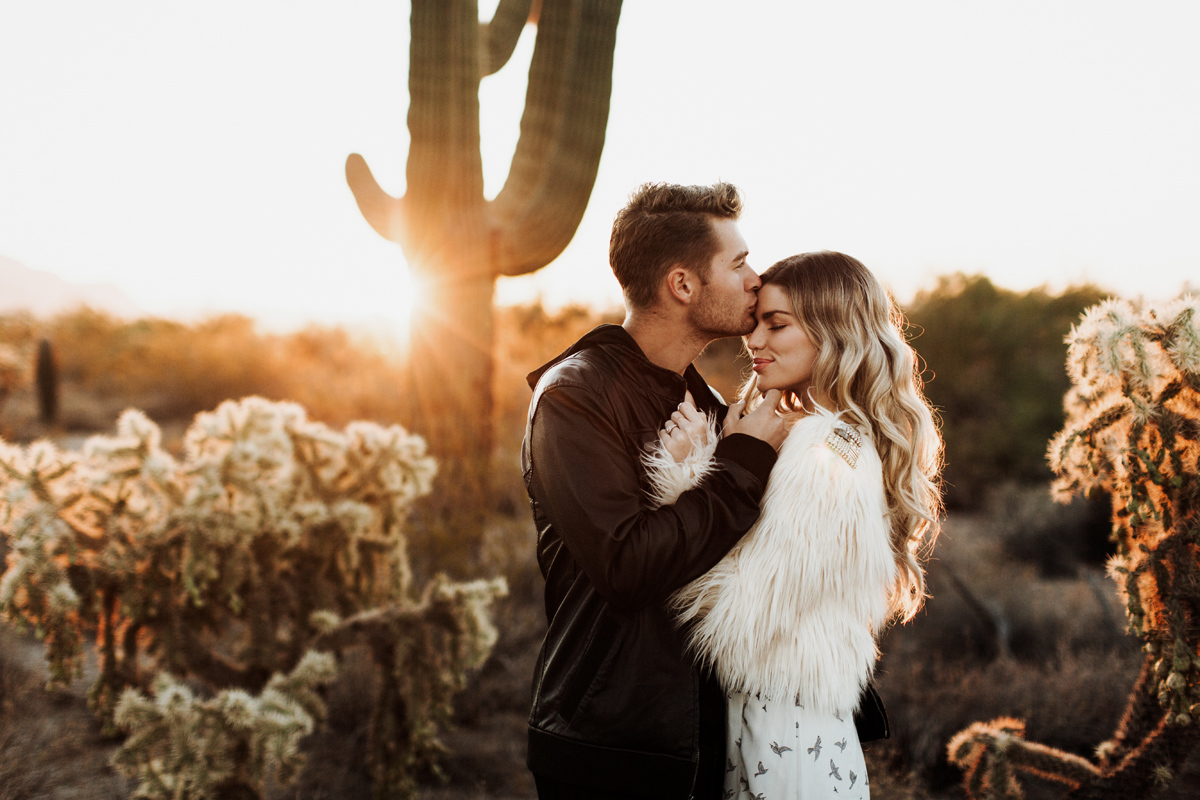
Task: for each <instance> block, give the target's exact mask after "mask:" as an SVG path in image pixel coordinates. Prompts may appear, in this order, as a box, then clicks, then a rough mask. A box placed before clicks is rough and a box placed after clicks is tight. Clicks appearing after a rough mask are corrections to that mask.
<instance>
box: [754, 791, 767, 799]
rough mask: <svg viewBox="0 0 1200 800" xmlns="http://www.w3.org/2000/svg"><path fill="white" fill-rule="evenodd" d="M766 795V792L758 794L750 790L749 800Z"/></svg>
mask: <svg viewBox="0 0 1200 800" xmlns="http://www.w3.org/2000/svg"><path fill="white" fill-rule="evenodd" d="M766 796H767V793H766V792H759V793H758V794H755V793H754V792H750V800H763V798H765V797H766Z"/></svg>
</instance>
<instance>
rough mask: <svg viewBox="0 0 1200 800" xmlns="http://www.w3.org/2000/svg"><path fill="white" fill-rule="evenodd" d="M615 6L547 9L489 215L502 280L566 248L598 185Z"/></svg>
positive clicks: (602, 2)
mask: <svg viewBox="0 0 1200 800" xmlns="http://www.w3.org/2000/svg"><path fill="white" fill-rule="evenodd" d="M620 13H621V0H562V1H561V2H550V1H549V0H547V2H546V3H545V5H544V7H543V9H542V14H541V17H540V19H539V20H538V32H537V42H536V46H535V49H534V55H533V62H532V64H531V65H530V68H529V88H528V90H527V93H526V96H525V113H524V114H523V115H522V117H521V136H520V139H519V140H518V142H517V149H516V152H515V153H514V154H513V160H512V166H511V168H510V170H509V174H508V180H507V181H505V184H504V188H503V189H501V191H500V194H499V195H497V197H496V199H495V200H494V201H493V202H492V203H491V205H490V207H489V212H490V217H491V220H492V222H493V225H494V230H495V231H496V234H495V236H496V237H497V239H498V241H496V243H495V244H496V247H495V258H496V265H497V271H498V273H499V274H501V275H520V274H523V273H526V272H532V271H533V270H536V269H540V268H541V267H543V266H545V265H546V264H548V263H550V262H551V261H553V260H554V259H555V257H557V256H558V254H559V253H561V252H562V251H563V249H564V248H565V247H566V246H567V244H568V243H569V242H570V241H571V237H572V236H573V235H574V233H575V229H576V228H577V227H578V225H579V220H580V219H581V218H582V216H583V212H584V209H585V208H586V207H587V201H588V197H589V196H590V195H591V191H592V186H593V185H594V184H595V182H596V172H597V170H598V169H599V164H600V152H601V150H603V148H604V136H605V129H606V128H607V125H608V112H609V97H610V95H611V91H612V66H613V49H614V46H615V43H616V36H617V21H618V18H619V16H620Z"/></svg>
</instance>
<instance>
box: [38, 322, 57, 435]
mask: <svg viewBox="0 0 1200 800" xmlns="http://www.w3.org/2000/svg"><path fill="white" fill-rule="evenodd" d="M34 383H36V384H37V401H38V419H40V420H41V421H42V424H43V425H53V424H54V423H56V422H58V399H59V387H58V361H57V359H55V357H54V348H53V347H52V346H51V345H50V340H49V339H42V340H41V341H40V342H38V349H37V365H36V367H35V368H34Z"/></svg>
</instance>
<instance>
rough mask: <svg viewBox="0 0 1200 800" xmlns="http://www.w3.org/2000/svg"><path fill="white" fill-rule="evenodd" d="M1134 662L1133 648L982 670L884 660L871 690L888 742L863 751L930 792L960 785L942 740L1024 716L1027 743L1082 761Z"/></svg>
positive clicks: (1114, 712) (1103, 733)
mask: <svg viewBox="0 0 1200 800" xmlns="http://www.w3.org/2000/svg"><path fill="white" fill-rule="evenodd" d="M1140 661H1141V659H1140V656H1139V654H1138V653H1137V651H1136V649H1134V648H1121V649H1118V650H1117V651H1115V652H1111V653H1104V652H1096V651H1093V652H1090V653H1083V654H1075V653H1071V652H1069V651H1066V650H1064V651H1062V652H1061V653H1059V654H1058V655H1057V656H1055V657H1053V658H1051V659H1049V660H1047V661H1045V662H1040V663H1034V662H1029V661H1024V660H1019V659H998V660H995V661H992V662H991V663H989V664H987V665H982V666H981V665H978V664H974V663H970V662H964V661H959V660H955V659H941V658H937V657H931V658H897V657H895V656H893V655H888V656H887V657H885V659H884V661H883V663H881V664H880V668H879V677H878V685H879V691H880V693H881V694H882V695H883V697H884V699H885V701H886V702H887V708H888V717H889V721H890V722H891V726H892V737H891V738H890V739H888V740H886V741H884V742H880V743H877V744H873V745H871V748H872V750H875V751H877V754H878V757H879V758H880V759H881V760H883V761H884V762H885V763H887V764H888V765H889V766H890V767H891V769H892V770H893V771H900V772H905V771H912V772H913V773H915V774H916V775H917V776H918V777H919V778H920V779H921V781H922V783H924V784H925V785H926V786H927V787H928V788H929V789H930V790H932V791H935V792H943V791H946V790H947V789H948V788H949V787H950V786H951V785H953V784H955V783H958V782H959V781H961V779H962V773H961V772H959V770H958V769H957V768H955V767H953V766H951V764H950V763H949V761H948V760H947V757H946V742H947V741H949V739H950V737H952V736H953V735H954V734H955V733H956V732H958V731H960V730H962V729H963V728H964V727H966V726H967V725H968V724H970V723H971V722H972V721H974V720H976V719H979V718H980V717H983V718H991V717H999V716H1002V715H1009V716H1019V717H1024V718H1025V719H1026V720H1027V725H1028V731H1029V734H1030V736H1031V738H1032V737H1036V738H1037V739H1038V740H1039V741H1044V742H1047V743H1049V744H1053V745H1055V746H1056V747H1059V748H1062V749H1063V750H1065V751H1068V752H1071V753H1075V754H1078V755H1090V754H1091V753H1092V751H1093V750H1094V749H1095V747H1096V745H1098V744H1100V742H1102V741H1103V740H1104V739H1105V738H1106V737H1107V736H1108V735H1109V733H1110V732H1111V731H1112V729H1113V727H1114V726H1115V725H1116V723H1117V721H1118V720H1119V718H1120V716H1121V712H1122V711H1123V710H1124V707H1125V700H1126V695H1127V694H1128V692H1129V684H1130V683H1131V682H1132V681H1133V680H1134V678H1135V677H1136V676H1137V672H1138V668H1139V666H1140ZM872 782H873V778H872ZM871 788H872V790H874V786H872V787H871ZM873 795H874V791H872V796H873Z"/></svg>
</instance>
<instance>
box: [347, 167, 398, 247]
mask: <svg viewBox="0 0 1200 800" xmlns="http://www.w3.org/2000/svg"><path fill="white" fill-rule="evenodd" d="M346 183H348V184H350V191H351V192H353V193H354V200H355V202H356V203H358V210H359V211H360V212H362V215H363V218H364V219H366V221H367V222H368V223H370V225H371V227H372V228H374V229H375V232H376V233H378V234H379V235H380V236H382V237H383V238H385V239H387V240H389V241H393V242H396V243H397V244H399V243H400V242H401V241H402V240H403V238H404V198H403V197H392V196H391V195H390V194H388V193H387V192H385V191H384V190H383V189H382V188H380V186H379V183H378V182H377V181H376V180H375V176H374V175H372V174H371V168H370V167H368V166H367V162H366V159H364V158H363V157H362V156H360V155H359V154H358V153H351V154H350V156H349V157H348V158H347V159H346Z"/></svg>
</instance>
